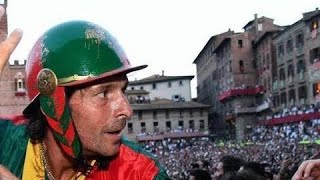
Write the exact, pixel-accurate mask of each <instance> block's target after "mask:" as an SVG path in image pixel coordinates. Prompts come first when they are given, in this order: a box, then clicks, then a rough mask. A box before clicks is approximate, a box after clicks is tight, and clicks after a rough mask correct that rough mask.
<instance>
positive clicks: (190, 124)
mask: <svg viewBox="0 0 320 180" xmlns="http://www.w3.org/2000/svg"><path fill="white" fill-rule="evenodd" d="M189 128H190V129H192V130H194V121H193V120H190V121H189Z"/></svg>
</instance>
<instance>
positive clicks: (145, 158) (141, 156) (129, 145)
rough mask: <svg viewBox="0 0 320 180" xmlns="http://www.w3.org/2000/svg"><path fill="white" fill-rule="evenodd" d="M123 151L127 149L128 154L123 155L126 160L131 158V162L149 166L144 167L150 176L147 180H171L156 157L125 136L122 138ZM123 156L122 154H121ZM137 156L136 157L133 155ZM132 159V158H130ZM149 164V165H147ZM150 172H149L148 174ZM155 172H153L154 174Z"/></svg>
mask: <svg viewBox="0 0 320 180" xmlns="http://www.w3.org/2000/svg"><path fill="white" fill-rule="evenodd" d="M121 140H122V147H126V148H122V149H126V153H125V154H123V155H124V156H126V158H129V157H128V156H131V157H132V158H131V160H133V159H135V158H136V159H135V162H136V163H138V164H139V162H141V164H144V165H146V164H149V167H143V168H144V170H145V172H146V173H147V174H149V175H150V176H149V178H147V179H157V180H158V179H161V180H163V179H170V178H169V177H168V175H167V173H166V171H165V168H164V166H162V165H161V164H160V163H159V161H158V160H157V159H156V158H155V156H154V155H152V154H151V153H149V152H148V151H146V150H145V149H143V148H142V147H141V146H140V145H139V144H137V143H135V142H133V141H130V140H128V139H127V138H126V137H125V136H122V138H121ZM120 154H122V153H120ZM133 154H135V155H133ZM129 159H130V158H129ZM147 162H149V163H147ZM147 171H149V172H147ZM152 171H153V172H152Z"/></svg>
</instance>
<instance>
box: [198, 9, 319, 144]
mask: <svg viewBox="0 0 320 180" xmlns="http://www.w3.org/2000/svg"><path fill="white" fill-rule="evenodd" d="M319 20H320V12H319V10H318V9H316V10H315V11H311V12H307V13H303V17H302V19H301V20H299V21H297V22H295V23H293V24H292V25H290V26H283V27H281V26H278V25H275V24H273V19H270V18H267V17H261V18H258V17H257V15H255V16H254V19H253V20H252V21H249V22H248V23H247V24H246V25H245V26H244V32H242V33H233V32H232V31H229V34H228V35H227V36H225V33H223V34H219V35H216V36H219V37H221V38H220V39H223V40H221V41H220V42H219V43H217V41H212V40H211V39H210V40H209V41H208V43H207V44H206V45H205V47H204V49H203V50H202V51H201V52H200V54H199V55H198V57H197V58H196V60H195V61H194V63H195V64H196V66H197V75H198V76H199V77H197V78H198V86H197V92H198V95H200V96H199V98H198V100H199V102H205V101H207V102H210V104H211V105H212V106H213V107H212V108H211V109H210V111H209V122H210V123H209V124H210V125H212V124H213V125H214V126H215V127H213V129H211V130H212V132H214V131H215V130H216V129H218V130H219V129H223V128H221V127H218V126H219V125H221V124H223V123H216V122H224V123H225V124H226V126H227V127H228V128H227V129H228V130H229V131H225V130H224V131H225V133H228V134H233V135H236V136H237V138H242V137H243V135H244V134H245V132H246V129H247V128H250V127H251V125H252V124H255V123H256V122H258V123H269V124H275V123H284V122H287V121H290V122H291V121H293V120H292V119H294V120H296V121H298V120H307V119H310V117H308V118H307V117H304V116H303V115H301V112H303V111H306V112H308V110H306V107H302V106H305V105H309V106H310V107H311V109H312V108H313V106H314V105H315V104H316V103H318V104H319V102H320V60H319V59H320V39H319V32H320V31H319V22H320V21H319ZM223 35H224V36H223ZM216 39H217V38H216ZM205 55H206V56H205ZM204 66H210V67H204ZM208 69H209V71H208ZM204 82H205V83H204ZM211 89H215V90H214V92H215V93H214V94H216V95H218V96H217V97H218V98H215V97H212V95H213V93H212V91H211ZM204 97H208V98H210V100H205V98H204ZM220 107H222V108H220ZM292 107H298V108H302V109H301V110H300V112H299V113H300V114H299V115H301V117H300V116H297V117H294V118H292V117H291V118H286V119H283V117H284V116H286V115H288V114H290V115H291V114H294V113H291V111H290V108H292ZM288 109H289V110H288ZM275 113H279V114H278V115H275ZM210 114H216V115H215V116H213V117H211V116H210ZM279 117H281V118H279ZM317 117H318V116H317ZM319 117H320V115H319ZM257 120H260V121H257ZM222 127H223V126H222ZM210 128H212V126H210ZM232 130H235V131H232Z"/></svg>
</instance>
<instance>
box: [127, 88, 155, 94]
mask: <svg viewBox="0 0 320 180" xmlns="http://www.w3.org/2000/svg"><path fill="white" fill-rule="evenodd" d="M125 94H150V92H148V91H146V90H141V89H140V90H131V89H128V90H126V91H125Z"/></svg>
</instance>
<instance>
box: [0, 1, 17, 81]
mask: <svg viewBox="0 0 320 180" xmlns="http://www.w3.org/2000/svg"><path fill="white" fill-rule="evenodd" d="M4 12H5V10H4V8H3V7H1V6H0V19H1V18H2V16H3V14H4ZM21 38H22V30H21V29H15V30H14V31H13V32H12V33H11V34H10V35H9V37H8V38H7V39H5V40H4V41H3V42H1V43H0V77H1V75H2V70H3V67H4V66H5V64H6V63H7V62H8V60H9V58H10V55H11V54H12V52H13V51H14V49H15V48H16V47H17V45H18V44H19V42H20V40H21Z"/></svg>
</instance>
